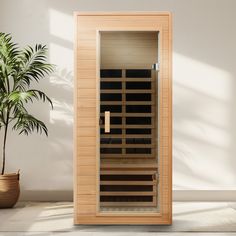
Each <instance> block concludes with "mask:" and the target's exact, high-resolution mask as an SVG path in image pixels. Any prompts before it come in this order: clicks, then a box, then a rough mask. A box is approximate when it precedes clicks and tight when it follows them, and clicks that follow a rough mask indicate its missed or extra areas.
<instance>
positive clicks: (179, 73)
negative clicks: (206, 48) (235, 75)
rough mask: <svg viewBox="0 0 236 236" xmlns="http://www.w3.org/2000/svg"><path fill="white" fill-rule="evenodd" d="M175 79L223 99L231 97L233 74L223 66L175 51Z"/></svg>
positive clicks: (227, 99)
mask: <svg viewBox="0 0 236 236" xmlns="http://www.w3.org/2000/svg"><path fill="white" fill-rule="evenodd" d="M173 58H174V64H173V67H174V68H173V70H174V75H175V78H174V79H175V81H177V82H178V83H181V84H183V85H184V86H186V87H189V88H193V89H194V90H197V91H200V92H201V93H203V94H206V95H208V96H211V97H213V98H216V99H220V100H223V101H229V100H230V98H231V94H230V92H231V81H230V80H231V74H230V73H229V72H227V71H225V70H222V69H221V68H217V67H214V66H211V65H209V64H205V63H202V62H200V61H197V60H194V59H192V58H189V57H187V56H184V55H181V54H178V53H176V52H175V53H174V55H173Z"/></svg>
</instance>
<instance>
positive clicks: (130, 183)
mask: <svg viewBox="0 0 236 236" xmlns="http://www.w3.org/2000/svg"><path fill="white" fill-rule="evenodd" d="M154 184H156V181H155V180H153V181H100V185H154Z"/></svg>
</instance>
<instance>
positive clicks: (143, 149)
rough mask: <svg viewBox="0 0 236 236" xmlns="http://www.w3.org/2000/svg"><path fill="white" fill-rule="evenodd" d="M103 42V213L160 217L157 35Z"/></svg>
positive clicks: (116, 36) (109, 36)
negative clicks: (151, 213)
mask: <svg viewBox="0 0 236 236" xmlns="http://www.w3.org/2000/svg"><path fill="white" fill-rule="evenodd" d="M99 36H100V37H99V38H100V53H99V54H100V62H99V64H100V68H99V69H100V76H99V77H100V89H99V91H100V94H99V96H100V122H99V123H100V160H99V162H100V179H99V181H100V183H99V186H100V188H99V208H100V212H122V211H125V212H129V211H131V212H158V211H159V204H158V202H159V197H158V63H157V62H158V32H157V31H137V32H136V31H131V32H130V31H100V33H99Z"/></svg>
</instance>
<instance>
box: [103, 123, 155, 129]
mask: <svg viewBox="0 0 236 236" xmlns="http://www.w3.org/2000/svg"><path fill="white" fill-rule="evenodd" d="M100 128H104V125H100ZM110 128H111V129H115V128H116V129H117V128H123V129H125V128H126V129H153V128H155V125H154V124H153V125H113V124H111V125H110Z"/></svg>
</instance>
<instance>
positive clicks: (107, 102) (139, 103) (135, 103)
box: [100, 101, 155, 106]
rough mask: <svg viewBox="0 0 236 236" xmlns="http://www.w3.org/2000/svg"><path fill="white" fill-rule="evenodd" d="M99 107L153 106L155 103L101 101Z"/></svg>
mask: <svg viewBox="0 0 236 236" xmlns="http://www.w3.org/2000/svg"><path fill="white" fill-rule="evenodd" d="M100 105H123V106H126V105H155V101H124V102H122V101H101V102H100Z"/></svg>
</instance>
